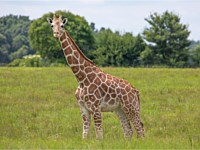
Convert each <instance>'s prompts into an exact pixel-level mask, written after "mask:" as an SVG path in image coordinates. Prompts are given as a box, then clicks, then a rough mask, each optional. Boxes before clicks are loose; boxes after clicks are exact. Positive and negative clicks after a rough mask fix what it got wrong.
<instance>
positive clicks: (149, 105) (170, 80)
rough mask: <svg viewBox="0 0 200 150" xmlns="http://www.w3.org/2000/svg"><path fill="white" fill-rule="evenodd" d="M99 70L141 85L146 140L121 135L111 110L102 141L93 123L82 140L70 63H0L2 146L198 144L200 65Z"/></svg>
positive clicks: (152, 146)
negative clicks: (32, 65) (17, 65)
mask: <svg viewBox="0 0 200 150" xmlns="http://www.w3.org/2000/svg"><path fill="white" fill-rule="evenodd" d="M102 69H103V70H104V71H105V72H107V73H111V74H112V75H115V76H118V77H121V78H124V79H126V80H128V81H129V82H130V83H131V84H133V85H134V86H136V87H137V88H138V89H139V90H140V97H141V98H140V99H141V115H142V116H141V118H142V121H143V123H144V127H145V130H146V135H145V139H144V141H142V140H138V139H137V138H136V134H134V135H133V138H132V140H130V141H126V140H124V137H123V131H122V128H121V125H120V122H119V120H118V118H117V117H116V115H115V114H114V113H103V130H104V140H103V141H97V140H96V139H95V130H94V123H93V122H92V127H91V132H90V135H89V139H88V140H82V139H81V137H82V136H81V134H82V119H81V114H80V109H79V106H78V104H77V101H76V99H75V96H74V92H75V90H76V88H77V86H78V84H77V81H76V78H75V77H74V75H73V74H72V71H71V69H70V68H66V67H65V68H34V69H33V68H0V85H1V86H0V93H1V94H0V108H1V109H0V128H1V130H0V135H1V137H0V149H200V136H199V133H200V124H199V122H200V115H199V114H200V99H199V97H200V92H199V91H200V84H199V83H200V69H133V68H121V67H120V68H102ZM141 77H142V78H141Z"/></svg>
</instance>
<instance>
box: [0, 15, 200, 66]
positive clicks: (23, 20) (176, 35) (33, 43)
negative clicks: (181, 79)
mask: <svg viewBox="0 0 200 150" xmlns="http://www.w3.org/2000/svg"><path fill="white" fill-rule="evenodd" d="M56 14H57V15H59V14H61V15H62V16H63V17H66V18H68V23H67V25H66V26H65V28H66V30H67V31H68V32H69V33H70V35H71V36H72V37H73V39H74V40H75V42H76V43H77V45H78V46H79V47H80V49H81V50H82V51H83V53H84V54H85V55H86V56H87V57H89V58H90V59H91V60H92V61H94V62H95V63H96V64H97V65H99V66H125V67H153V66H164V67H200V42H199V41H197V42H196V41H191V40H189V39H188V37H189V35H190V31H189V30H188V25H185V24H182V23H181V18H180V17H179V16H178V15H176V14H174V13H173V12H168V11H165V12H164V13H162V14H158V13H153V14H150V16H149V17H148V18H145V20H146V22H147V23H148V24H149V26H148V27H146V28H145V29H144V31H143V32H142V33H140V34H138V35H133V34H132V33H130V32H124V33H120V32H119V31H112V30H111V29H106V28H104V27H102V28H101V29H96V28H95V23H90V24H89V23H88V22H87V20H86V19H85V18H84V17H81V16H79V15H75V14H73V13H71V12H68V11H57V12H56ZM52 16H53V13H48V14H44V15H43V16H42V17H41V18H39V19H36V20H30V19H29V17H27V16H14V15H9V16H5V17H1V18H0V65H2V66H3V65H4V66H5V65H7V66H50V65H66V60H65V58H64V56H63V52H62V50H61V47H60V45H59V42H58V41H57V39H55V38H54V37H53V35H52V31H51V27H50V26H49V25H48V23H47V21H46V18H47V17H52ZM27 55H30V56H33V57H27Z"/></svg>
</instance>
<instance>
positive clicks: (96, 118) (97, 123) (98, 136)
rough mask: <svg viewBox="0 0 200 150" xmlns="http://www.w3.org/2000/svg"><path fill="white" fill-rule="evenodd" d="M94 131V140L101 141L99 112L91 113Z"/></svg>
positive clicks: (101, 131)
mask: <svg viewBox="0 0 200 150" xmlns="http://www.w3.org/2000/svg"><path fill="white" fill-rule="evenodd" d="M93 118H94V124H95V130H96V139H98V140H102V139H103V129H102V115H101V112H100V111H98V110H97V111H94V112H93Z"/></svg>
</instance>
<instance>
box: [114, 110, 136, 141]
mask: <svg viewBox="0 0 200 150" xmlns="http://www.w3.org/2000/svg"><path fill="white" fill-rule="evenodd" d="M115 113H116V115H117V116H118V118H119V120H120V123H121V126H122V128H123V130H124V137H125V138H126V139H131V137H132V135H133V130H132V128H131V124H130V121H129V119H128V118H127V116H126V114H125V113H124V111H123V110H122V109H121V108H119V109H117V110H115Z"/></svg>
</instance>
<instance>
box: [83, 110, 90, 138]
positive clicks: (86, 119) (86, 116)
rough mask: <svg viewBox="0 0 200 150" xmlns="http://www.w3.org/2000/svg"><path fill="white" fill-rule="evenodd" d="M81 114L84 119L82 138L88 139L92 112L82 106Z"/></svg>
mask: <svg viewBox="0 0 200 150" xmlns="http://www.w3.org/2000/svg"><path fill="white" fill-rule="evenodd" d="M81 116H82V120H83V135H82V138H83V139H87V138H88V134H89V131H90V113H89V111H88V110H87V109H86V108H84V107H82V108H81Z"/></svg>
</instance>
